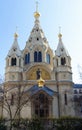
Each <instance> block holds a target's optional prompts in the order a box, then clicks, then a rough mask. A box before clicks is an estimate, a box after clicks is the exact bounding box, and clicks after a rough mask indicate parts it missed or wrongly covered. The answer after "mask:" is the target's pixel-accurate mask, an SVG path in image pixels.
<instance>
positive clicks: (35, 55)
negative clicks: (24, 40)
mask: <svg viewBox="0 0 82 130" xmlns="http://www.w3.org/2000/svg"><path fill="white" fill-rule="evenodd" d="M37 59H38V56H37V51H35V52H34V62H37Z"/></svg>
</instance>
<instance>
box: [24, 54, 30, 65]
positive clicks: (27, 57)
mask: <svg viewBox="0 0 82 130" xmlns="http://www.w3.org/2000/svg"><path fill="white" fill-rule="evenodd" d="M28 63H30V53H28V54H25V64H28Z"/></svg>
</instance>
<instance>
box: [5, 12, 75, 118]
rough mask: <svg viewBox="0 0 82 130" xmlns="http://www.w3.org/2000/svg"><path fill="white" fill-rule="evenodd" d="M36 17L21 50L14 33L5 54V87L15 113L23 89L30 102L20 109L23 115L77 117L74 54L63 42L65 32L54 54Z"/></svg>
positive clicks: (59, 37) (35, 15)
mask: <svg viewBox="0 0 82 130" xmlns="http://www.w3.org/2000/svg"><path fill="white" fill-rule="evenodd" d="M34 17H35V22H34V27H33V29H32V31H31V33H30V36H29V38H28V40H27V41H26V45H25V48H24V49H23V50H20V48H19V45H18V35H17V33H15V35H14V42H13V44H12V47H11V48H10V50H9V52H8V54H7V57H6V67H5V83H4V88H5V90H6V91H7V95H8V97H9V98H10V99H11V101H12V102H11V107H12V111H13V113H15V109H16V102H15V101H14V100H15V97H16V92H17V91H18V90H20V89H21V92H24V93H25V96H24V95H23V97H22V99H23V101H22V103H24V101H26V100H24V99H28V100H27V101H28V103H27V102H26V104H27V105H26V104H23V107H22V108H21V111H20V116H21V117H24V118H32V117H33V116H37V117H61V116H74V107H73V101H72V99H73V81H72V68H71V57H70V55H69V53H68V51H67V50H66V48H65V46H64V44H63V42H62V34H61V33H59V35H58V46H57V48H56V50H55V53H54V52H53V50H52V49H51V48H50V45H49V43H48V41H47V38H46V37H45V34H44V32H43V30H42V28H41V26H40V21H39V17H40V14H39V12H38V11H36V12H35V13H34ZM18 88H20V89H18ZM24 93H23V94H24ZM21 94H22V93H20V95H21ZM20 102H21V100H20ZM3 111H4V116H8V113H7V111H5V109H4V110H3Z"/></svg>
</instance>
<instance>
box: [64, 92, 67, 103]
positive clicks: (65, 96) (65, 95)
mask: <svg viewBox="0 0 82 130" xmlns="http://www.w3.org/2000/svg"><path fill="white" fill-rule="evenodd" d="M64 100H65V105H67V94H66V93H65V94H64Z"/></svg>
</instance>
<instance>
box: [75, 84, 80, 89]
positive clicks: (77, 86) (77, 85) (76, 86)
mask: <svg viewBox="0 0 82 130" xmlns="http://www.w3.org/2000/svg"><path fill="white" fill-rule="evenodd" d="M74 88H82V84H74Z"/></svg>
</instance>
